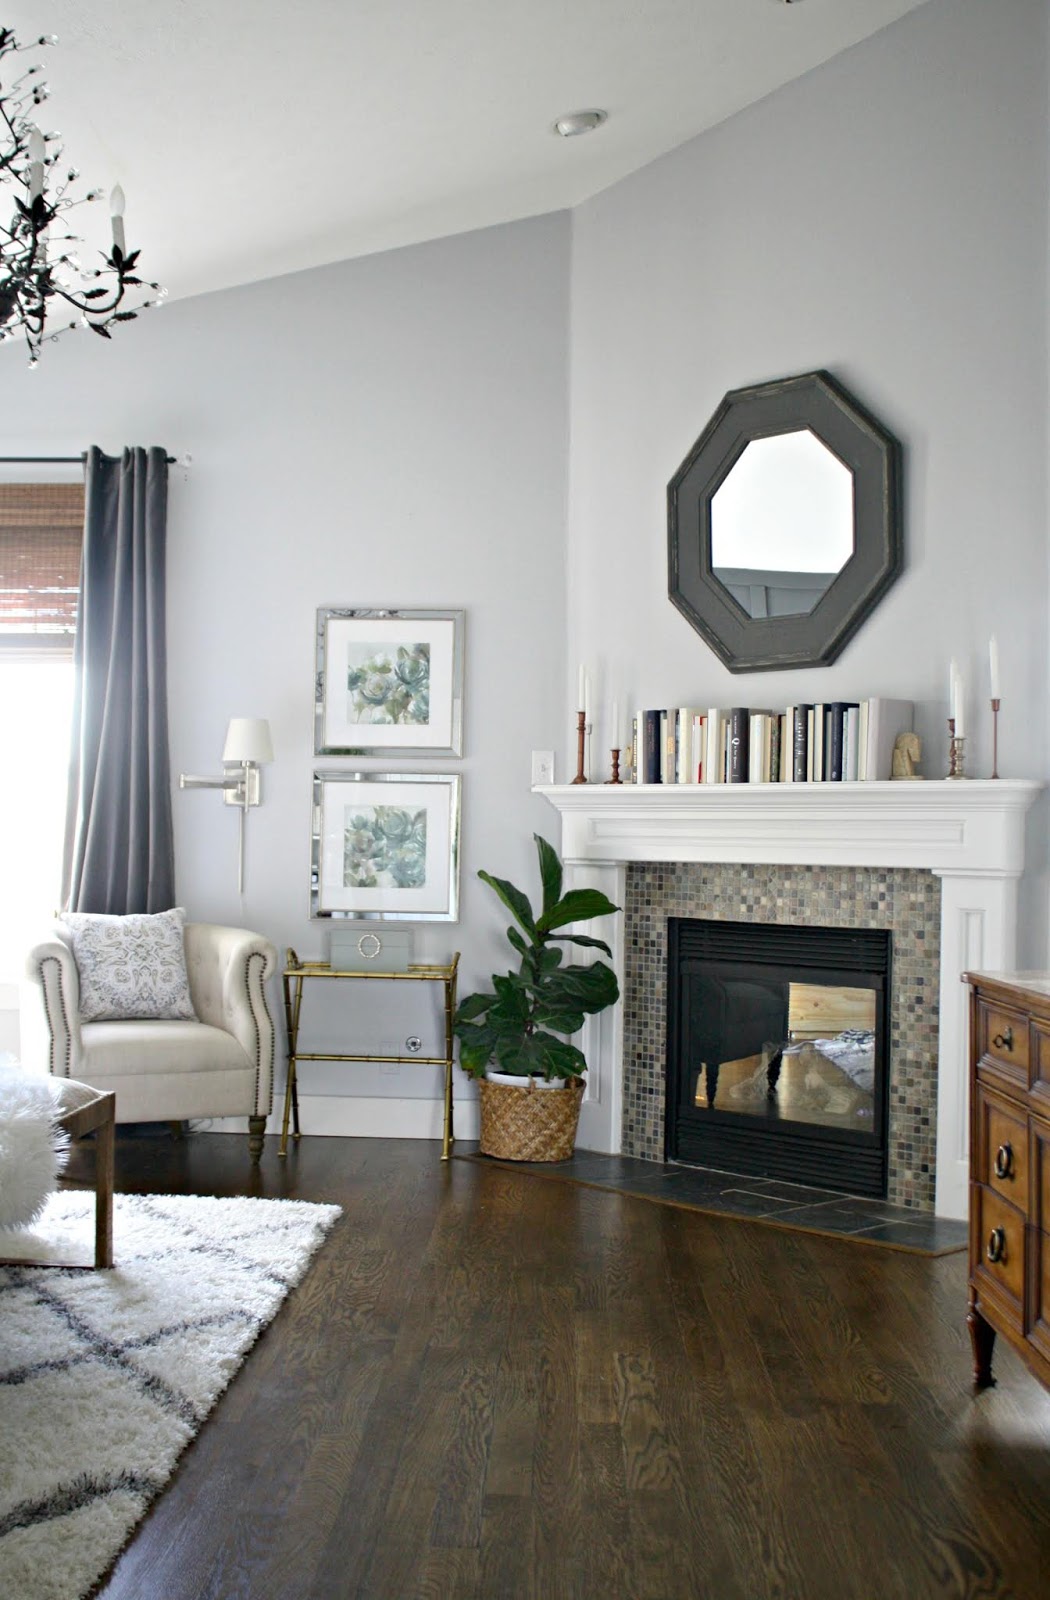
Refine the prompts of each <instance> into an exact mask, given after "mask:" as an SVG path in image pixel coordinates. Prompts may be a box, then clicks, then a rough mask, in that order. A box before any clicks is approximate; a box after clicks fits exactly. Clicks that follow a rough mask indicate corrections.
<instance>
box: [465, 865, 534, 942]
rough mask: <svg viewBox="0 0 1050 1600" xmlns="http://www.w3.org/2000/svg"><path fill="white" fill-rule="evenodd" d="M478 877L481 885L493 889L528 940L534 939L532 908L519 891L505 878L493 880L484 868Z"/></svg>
mask: <svg viewBox="0 0 1050 1600" xmlns="http://www.w3.org/2000/svg"><path fill="white" fill-rule="evenodd" d="M478 877H479V878H480V879H481V881H482V882H483V883H487V884H488V886H489V888H490V889H495V891H496V893H497V894H498V895H499V897H500V899H501V900H502V901H503V904H504V905H505V906H506V908H507V910H508V911H509V912H510V914H511V916H512V917H513V918H514V920H515V922H518V923H520V924H521V926H522V927H523V928H524V929H525V932H526V933H527V934H528V936H529V938H530V939H535V937H536V921H535V918H534V917H533V915H532V906H531V905H530V904H529V901H528V899H527V897H526V896H525V895H523V894H522V892H521V890H520V889H515V887H514V885H513V884H512V883H508V881H507V879H506V878H494V877H493V876H492V873H491V872H486V871H485V870H484V868H482V869H481V870H480V871H479V872H478Z"/></svg>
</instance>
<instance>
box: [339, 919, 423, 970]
mask: <svg viewBox="0 0 1050 1600" xmlns="http://www.w3.org/2000/svg"><path fill="white" fill-rule="evenodd" d="M328 962H329V965H330V966H331V967H332V968H333V970H335V971H336V972H407V970H408V968H409V966H410V965H411V963H412V935H411V933H409V932H406V931H405V930H404V929H397V930H395V929H392V928H385V927H370V928H360V927H358V928H333V929H332V931H331V933H330V934H329V944H328Z"/></svg>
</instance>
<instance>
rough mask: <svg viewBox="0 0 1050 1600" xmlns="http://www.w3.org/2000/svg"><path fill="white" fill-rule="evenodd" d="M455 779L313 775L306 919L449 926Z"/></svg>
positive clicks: (454, 907)
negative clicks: (381, 920)
mask: <svg viewBox="0 0 1050 1600" xmlns="http://www.w3.org/2000/svg"><path fill="white" fill-rule="evenodd" d="M459 803H460V778H459V774H458V773H435V772H411V773H408V772H405V773H402V772H315V773H314V804H313V814H314V825H313V854H312V866H311V883H310V915H311V917H352V918H355V919H357V920H362V919H369V918H385V919H388V920H390V921H402V922H455V921H456V918H457V916H458V914H459V905H458V902H459Z"/></svg>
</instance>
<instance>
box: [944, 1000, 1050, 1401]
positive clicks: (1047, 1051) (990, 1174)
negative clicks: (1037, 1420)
mask: <svg viewBox="0 0 1050 1600" xmlns="http://www.w3.org/2000/svg"><path fill="white" fill-rule="evenodd" d="M963 977H964V981H965V982H966V983H968V984H969V985H970V1310H969V1315H968V1317H967V1322H968V1324H969V1328H970V1338H971V1340H972V1342H973V1366H974V1381H975V1383H977V1384H978V1385H979V1386H983V1385H986V1384H989V1383H992V1382H993V1381H994V1380H993V1378H992V1346H993V1345H994V1343H995V1336H996V1334H997V1333H1001V1334H1002V1335H1003V1337H1004V1338H1005V1339H1008V1340H1009V1342H1010V1343H1011V1344H1012V1345H1013V1347H1014V1349H1015V1350H1017V1351H1019V1352H1020V1354H1021V1355H1022V1356H1023V1357H1024V1359H1025V1360H1026V1361H1027V1363H1028V1365H1029V1366H1030V1367H1031V1368H1032V1371H1033V1372H1034V1373H1035V1374H1036V1376H1037V1377H1038V1378H1040V1379H1041V1380H1042V1382H1043V1383H1044V1384H1046V1385H1047V1386H1048V1387H1050V973H1035V972H1019V973H985V972H967V973H964V974H963Z"/></svg>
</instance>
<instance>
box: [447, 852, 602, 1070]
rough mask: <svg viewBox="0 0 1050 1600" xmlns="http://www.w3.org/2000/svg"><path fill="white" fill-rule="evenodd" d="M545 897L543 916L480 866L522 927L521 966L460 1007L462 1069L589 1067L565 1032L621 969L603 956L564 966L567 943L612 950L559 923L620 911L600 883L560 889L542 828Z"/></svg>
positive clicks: (514, 929)
mask: <svg viewBox="0 0 1050 1600" xmlns="http://www.w3.org/2000/svg"><path fill="white" fill-rule="evenodd" d="M533 838H534V839H535V841H536V850H537V853H538V855H539V867H540V882H541V885H542V904H541V909H540V912H539V915H537V914H536V913H535V912H534V910H533V908H532V904H531V902H530V901H529V898H528V896H527V895H525V894H523V893H522V891H521V890H520V889H517V888H515V886H514V884H512V883H509V882H508V881H507V879H506V878H496V877H493V875H492V874H491V873H489V872H485V871H480V872H479V873H478V877H479V878H481V880H482V881H483V882H484V883H487V884H488V885H489V887H490V888H491V889H493V890H495V892H496V894H497V895H498V896H499V898H500V900H502V902H503V904H504V905H505V906H506V908H507V910H508V911H509V912H510V914H511V916H512V917H513V918H514V922H515V923H516V926H513V925H512V926H511V927H509V928H508V929H507V938H508V939H509V941H510V943H511V946H512V947H513V949H514V950H515V951H516V952H517V954H518V955H519V956H520V957H521V961H520V965H519V967H518V970H517V972H507V973H505V974H503V975H502V976H501V975H499V974H495V973H494V974H493V977H492V991H491V993H484V994H472V995H468V996H467V997H466V998H465V999H464V1000H463V1001H461V1002H460V1005H459V1007H458V1009H457V1011H456V1017H455V1023H454V1028H455V1033H456V1037H457V1038H458V1039H459V1063H460V1066H461V1067H462V1068H463V1070H464V1072H468V1073H470V1074H471V1076H472V1077H475V1078H482V1077H484V1076H485V1071H486V1068H488V1067H489V1066H490V1065H491V1066H494V1067H495V1068H496V1069H497V1070H498V1071H500V1072H508V1073H514V1074H517V1075H520V1076H528V1077H542V1078H548V1079H549V1078H578V1077H580V1076H582V1074H583V1073H584V1072H585V1071H586V1069H587V1062H586V1059H585V1057H584V1055H583V1052H582V1051H581V1050H578V1049H577V1048H576V1046H575V1045H573V1044H570V1043H569V1042H568V1040H567V1039H566V1038H564V1037H561V1036H562V1035H565V1034H572V1033H578V1032H579V1030H580V1028H582V1027H583V1021H584V1018H585V1017H586V1016H591V1015H594V1014H596V1013H597V1012H599V1011H604V1010H605V1008H606V1006H611V1005H612V1004H613V1003H614V1002H615V1001H616V1000H618V999H619V996H620V988H619V984H618V983H617V981H616V974H615V972H614V971H613V969H612V968H611V967H610V966H607V965H606V963H605V962H604V961H594V962H592V963H591V964H589V965H587V966H582V965H575V964H572V963H570V964H568V965H565V966H563V965H562V960H563V951H562V949H561V948H560V946H561V945H563V944H566V945H579V946H583V947H586V948H589V949H594V950H602V951H604V953H605V954H606V955H607V956H609V955H612V951H611V950H610V949H609V946H608V945H607V944H606V943H605V941H604V940H603V939H594V938H591V937H590V936H589V935H587V934H583V933H566V932H563V931H561V930H563V929H566V928H568V927H570V926H574V925H575V924H577V923H580V922H589V921H590V920H591V919H592V918H594V917H608V916H611V915H612V914H613V913H614V912H616V911H618V910H619V909H620V908H619V906H614V905H613V903H612V901H611V900H610V899H608V897H607V896H606V895H604V894H602V892H601V890H599V889H570V890H568V892H567V893H565V894H563V893H562V864H561V861H560V860H559V859H558V854H557V852H556V851H555V849H554V848H553V846H552V845H550V844H548V842H547V840H546V839H544V838H542V837H541V836H540V835H539V834H538V833H537V834H534V835H533Z"/></svg>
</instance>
